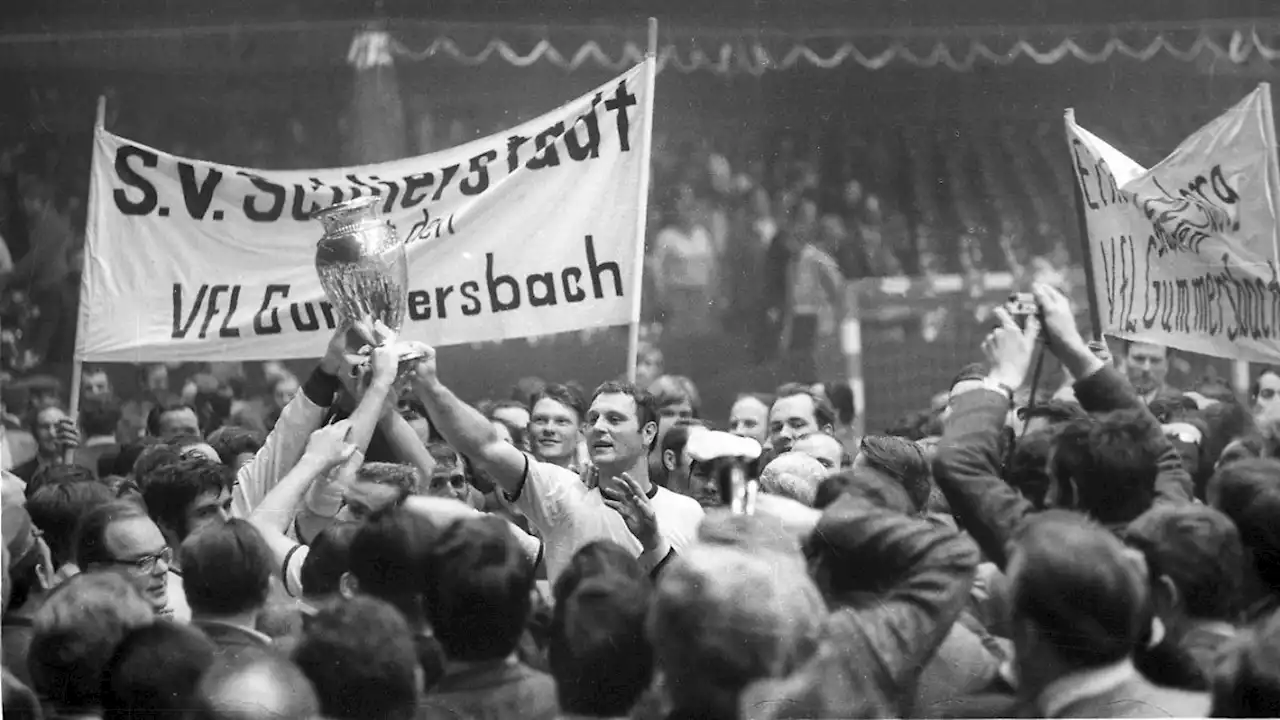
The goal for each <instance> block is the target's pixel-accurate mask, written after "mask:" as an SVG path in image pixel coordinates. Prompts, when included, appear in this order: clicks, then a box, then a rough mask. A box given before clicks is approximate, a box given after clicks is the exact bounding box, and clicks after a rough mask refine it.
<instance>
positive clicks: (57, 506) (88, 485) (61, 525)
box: [27, 480, 115, 569]
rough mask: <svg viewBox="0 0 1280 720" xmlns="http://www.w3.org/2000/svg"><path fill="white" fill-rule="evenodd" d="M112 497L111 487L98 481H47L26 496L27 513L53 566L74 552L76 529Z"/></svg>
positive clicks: (59, 564) (67, 558) (58, 564)
mask: <svg viewBox="0 0 1280 720" xmlns="http://www.w3.org/2000/svg"><path fill="white" fill-rule="evenodd" d="M112 500H115V495H114V494H113V493H112V492H111V490H110V489H109V488H108V487H107V486H105V485H103V484H101V483H98V482H93V481H92V480H89V481H87V482H56V483H46V484H45V485H43V486H41V487H40V488H38V489H37V490H36V491H35V492H33V493H32V494H31V497H30V498H28V499H27V512H28V513H29V514H30V515H31V520H32V522H34V523H35V525H36V527H38V528H40V531H41V533H43V537H44V540H45V542H46V543H48V545H49V552H50V557H51V558H52V560H53V567H54V568H55V569H60V568H62V567H63V566H64V565H66V564H68V563H70V562H72V560H73V559H74V555H75V536H76V528H77V527H79V525H80V520H81V519H82V518H83V517H84V516H85V515H87V514H88V513H89V511H90V510H93V509H94V508H96V507H99V506H101V505H106V504H107V503H109V502H111V501H112Z"/></svg>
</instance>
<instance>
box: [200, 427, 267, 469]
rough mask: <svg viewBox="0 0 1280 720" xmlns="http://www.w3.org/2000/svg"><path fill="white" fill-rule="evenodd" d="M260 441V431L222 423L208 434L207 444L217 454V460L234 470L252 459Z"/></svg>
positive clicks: (259, 448)
mask: <svg viewBox="0 0 1280 720" xmlns="http://www.w3.org/2000/svg"><path fill="white" fill-rule="evenodd" d="M262 443H263V437H262V433H259V432H258V431H256V430H249V429H246V428H242V427H237V426H235V425H224V426H222V427H220V428H218V429H217V430H214V431H213V432H212V433H210V434H209V446H210V447H212V448H213V451H214V452H215V453H217V454H218V460H219V461H220V462H221V463H222V464H223V465H226V466H227V467H229V468H231V469H232V470H234V471H239V470H240V468H242V467H244V465H245V463H248V462H249V461H250V460H252V459H253V456H254V455H256V454H257V453H258V451H259V450H261V449H262Z"/></svg>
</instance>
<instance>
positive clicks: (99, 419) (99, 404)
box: [80, 397, 121, 438]
mask: <svg viewBox="0 0 1280 720" xmlns="http://www.w3.org/2000/svg"><path fill="white" fill-rule="evenodd" d="M120 418H121V411H120V402H119V401H117V400H116V399H115V398H110V397H86V398H84V399H82V400H81V401H80V432H81V433H83V434H84V436H85V437H86V438H91V437H98V436H102V435H111V436H114V435H115V434H116V428H117V427H119V425H120Z"/></svg>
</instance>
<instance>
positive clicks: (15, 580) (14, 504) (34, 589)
mask: <svg viewBox="0 0 1280 720" xmlns="http://www.w3.org/2000/svg"><path fill="white" fill-rule="evenodd" d="M0 494H2V495H3V515H0V533H3V536H4V550H5V556H6V558H5V559H6V560H7V562H6V563H5V570H6V577H5V579H6V582H5V587H4V590H5V596H4V601H5V607H4V621H3V622H4V626H3V631H2V632H0V643H3V646H4V666H5V667H7V668H9V669H10V670H11V671H12V672H13V673H14V674H16V675H17V677H18V679H19V680H20V681H22V682H23V683H25V684H27V685H30V684H31V676H30V674H29V673H28V672H27V648H28V647H29V646H30V645H31V638H32V637H33V635H34V630H33V625H32V622H33V619H34V617H35V615H36V613H37V612H38V611H39V610H40V608H41V607H42V606H43V605H44V601H45V597H46V596H47V595H48V593H49V591H50V590H52V589H53V588H54V586H55V584H56V581H57V580H56V568H55V567H54V566H53V560H52V558H51V553H50V551H49V546H48V545H47V544H46V543H45V540H44V538H43V537H42V536H40V535H39V534H38V533H37V530H36V526H35V524H34V523H33V522H32V520H31V515H30V514H29V513H28V512H27V509H26V499H25V498H24V497H23V494H22V486H21V481H19V480H18V479H17V478H15V477H14V476H13V475H10V474H9V473H5V474H4V478H3V486H2V489H0Z"/></svg>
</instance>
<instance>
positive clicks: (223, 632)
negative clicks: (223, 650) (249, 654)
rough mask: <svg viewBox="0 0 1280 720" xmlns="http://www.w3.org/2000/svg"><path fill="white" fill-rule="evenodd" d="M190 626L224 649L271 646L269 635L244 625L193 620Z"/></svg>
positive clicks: (219, 621)
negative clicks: (202, 632) (238, 646)
mask: <svg viewBox="0 0 1280 720" xmlns="http://www.w3.org/2000/svg"><path fill="white" fill-rule="evenodd" d="M192 624H193V625H195V626H196V627H198V628H200V629H201V630H203V631H204V634H205V635H207V636H208V637H209V639H210V640H212V641H213V642H214V644H215V645H221V646H224V647H225V646H229V645H243V646H256V647H271V645H272V641H271V637H270V636H269V635H266V634H265V633H261V632H258V631H257V630H254V629H253V628H250V627H245V626H244V625H238V624H236V623H229V622H223V621H221V620H193V621H192Z"/></svg>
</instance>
